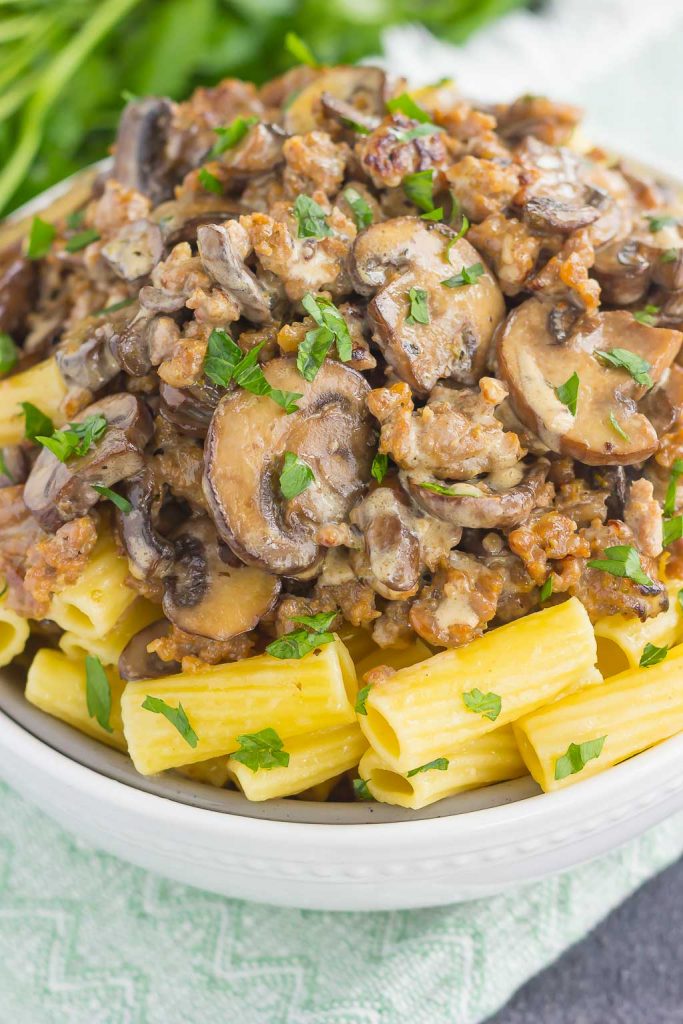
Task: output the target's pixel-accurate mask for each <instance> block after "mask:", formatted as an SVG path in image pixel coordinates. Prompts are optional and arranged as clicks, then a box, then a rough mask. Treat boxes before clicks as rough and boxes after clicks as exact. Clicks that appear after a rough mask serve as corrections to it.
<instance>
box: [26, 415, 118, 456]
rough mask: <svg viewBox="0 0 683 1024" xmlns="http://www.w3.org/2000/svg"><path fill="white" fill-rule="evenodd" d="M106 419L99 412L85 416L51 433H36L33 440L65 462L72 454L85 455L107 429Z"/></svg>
mask: <svg viewBox="0 0 683 1024" xmlns="http://www.w3.org/2000/svg"><path fill="white" fill-rule="evenodd" d="M107 426H108V424H107V421H106V419H105V418H104V416H102V415H101V414H100V413H97V414H95V415H93V416H87V417H86V418H85V419H84V420H82V421H81V422H80V423H70V424H69V425H68V427H66V428H65V429H64V430H55V429H54V428H53V430H52V433H51V434H46V435H41V434H36V436H35V438H34V440H36V441H37V442H38V443H39V444H42V446H43V447H44V448H49V450H50V451H51V452H52V454H53V455H54V456H55V457H56V458H58V459H59V461H60V462H66V461H67V459H70V458H71V456H72V455H75V456H76V457H77V458H80V457H82V456H83V455H86V454H87V453H88V452H89V451H90V449H91V448H92V447H93V446H94V445H95V444H96V443H97V441H99V440H100V438H102V437H103V436H104V435H105V433H106V431H107Z"/></svg>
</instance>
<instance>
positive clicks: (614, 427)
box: [609, 412, 631, 441]
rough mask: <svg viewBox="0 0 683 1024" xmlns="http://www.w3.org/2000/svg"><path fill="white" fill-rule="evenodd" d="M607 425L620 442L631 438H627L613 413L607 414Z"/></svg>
mask: <svg viewBox="0 0 683 1024" xmlns="http://www.w3.org/2000/svg"><path fill="white" fill-rule="evenodd" d="M609 425H610V427H611V428H612V430H613V431H614V433H615V434H618V435H619V437H620V438H621V439H622V441H630V440H631V438H630V437H629V436H628V434H627V433H626V431H625V430H624V428H623V427H622V426H621V425H620V423H619V420H618V419H617V418H616V416H615V415H614V413H613V412H611V413H610V414H609Z"/></svg>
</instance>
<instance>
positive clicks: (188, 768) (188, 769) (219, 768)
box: [175, 757, 229, 789]
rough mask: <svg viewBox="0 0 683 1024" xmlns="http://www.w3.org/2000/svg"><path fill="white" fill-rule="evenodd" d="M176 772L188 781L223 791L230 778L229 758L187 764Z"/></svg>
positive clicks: (213, 758) (214, 758) (215, 758)
mask: <svg viewBox="0 0 683 1024" xmlns="http://www.w3.org/2000/svg"><path fill="white" fill-rule="evenodd" d="M175 770H176V771H177V772H180V774H181V775H184V776H185V777H186V778H188V779H193V780H194V781H195V782H206V783H207V784H208V785H209V786H215V787H216V788H217V789H222V788H223V786H225V784H226V783H227V781H228V777H229V773H228V759H227V757H212V758H210V759H209V760H208V761H197V763H196V764H187V765H184V766H183V767H181V768H176V769H175Z"/></svg>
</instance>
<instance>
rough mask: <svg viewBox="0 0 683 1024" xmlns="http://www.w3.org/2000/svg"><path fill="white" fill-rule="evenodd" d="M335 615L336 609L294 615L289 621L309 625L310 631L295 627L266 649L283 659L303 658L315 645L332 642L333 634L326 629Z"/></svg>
mask: <svg viewBox="0 0 683 1024" xmlns="http://www.w3.org/2000/svg"><path fill="white" fill-rule="evenodd" d="M336 617H337V612H336V611H333V612H320V613H319V614H318V615H294V616H292V620H291V621H292V622H296V623H299V624H301V625H304V626H307V627H309V628H310V630H311V632H308V630H307V629H297V630H295V631H294V632H292V633H285V634H284V635H283V636H281V637H279V638H278V639H277V640H274V641H273V643H272V644H268V646H267V647H266V651H267V652H268V654H270V655H272V657H273V658H280V659H283V660H288V659H291V658H294V659H297V660H298V659H299V658H303V657H305V656H306V655H307V654H310V653H311V651H314V650H315V649H316V648H317V647H323V646H324V645H325V644H331V643H333V642H334V634H333V633H330V632H328V630H329V627H330V626H331V625H332V623H333V622H334V620H335V618H336Z"/></svg>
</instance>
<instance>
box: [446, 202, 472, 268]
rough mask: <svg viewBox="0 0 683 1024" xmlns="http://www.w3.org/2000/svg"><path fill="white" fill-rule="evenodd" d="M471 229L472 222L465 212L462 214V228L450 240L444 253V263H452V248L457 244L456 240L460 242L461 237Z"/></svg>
mask: <svg viewBox="0 0 683 1024" xmlns="http://www.w3.org/2000/svg"><path fill="white" fill-rule="evenodd" d="M469 229H470V222H469V221H468V219H467V217H466V216H465V214H463V215H462V222H461V224H460V230H459V231H458V233H457V234H456V235H453V237H452V238H451V239H450V241H449V242H448V245H447V246H446V248H445V249H444V254H443V258H444V263H450V262H451V249H452V248H453V246H454V245H455V243H456V242H459V241H460V239H461V238H464V237H465V235H466V234H467V232H468V231H469Z"/></svg>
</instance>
